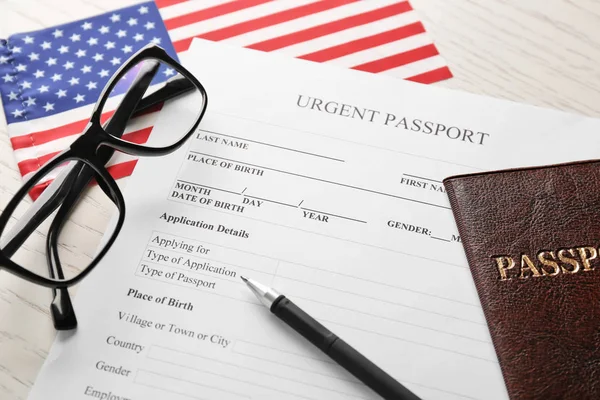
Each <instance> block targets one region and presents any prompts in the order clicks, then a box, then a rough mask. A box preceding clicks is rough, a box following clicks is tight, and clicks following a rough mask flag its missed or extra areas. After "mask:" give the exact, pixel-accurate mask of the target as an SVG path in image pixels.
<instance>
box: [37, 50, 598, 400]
mask: <svg viewBox="0 0 600 400" xmlns="http://www.w3.org/2000/svg"><path fill="white" fill-rule="evenodd" d="M183 61H184V64H185V65H186V66H187V67H188V68H189V69H190V71H191V72H192V73H193V74H194V75H195V76H196V77H197V78H198V79H199V80H200V81H201V82H202V83H203V84H204V85H205V86H206V89H207V91H208V95H209V101H208V109H207V112H206V115H205V117H204V119H203V121H202V122H201V124H200V126H199V129H198V130H197V131H196V132H195V133H194V135H193V136H192V137H191V138H190V139H189V141H188V142H187V143H186V144H185V145H184V146H183V147H182V148H181V149H179V150H178V151H177V152H175V153H173V154H170V155H168V156H165V157H158V158H150V157H148V158H142V159H140V161H139V163H138V165H137V167H136V170H135V173H134V175H133V177H132V178H131V179H130V181H129V182H128V184H127V186H126V188H125V191H124V192H125V202H126V206H127V214H126V217H125V224H124V226H123V229H122V231H121V234H120V236H119V238H118V239H117V241H116V243H115V244H114V246H113V247H112V249H111V250H110V251H109V252H108V254H107V255H106V257H105V258H104V259H103V260H102V262H101V263H100V265H99V266H98V267H97V268H96V269H95V270H94V271H93V272H92V274H91V275H90V276H89V277H88V278H87V279H86V280H84V282H83V283H82V286H81V288H80V289H79V291H78V294H77V296H76V298H75V307H76V310H77V315H78V318H79V327H78V329H77V330H76V331H75V332H71V333H67V334H64V333H60V334H59V335H58V337H57V340H56V342H55V344H54V346H53V348H52V350H51V352H50V354H49V356H48V359H47V361H46V363H45V366H44V368H43V369H42V370H41V372H40V374H39V377H38V379H37V381H36V383H35V385H34V387H33V389H32V392H31V396H30V399H33V400H42V399H44V400H49V399H61V400H63V399H87V398H90V399H92V398H98V399H106V400H115V399H165V398H168V399H206V400H242V399H290V400H296V399H309V400H313V399H314V400H317V399H327V400H336V399H348V400H351V399H377V398H378V397H377V396H376V395H375V394H374V393H373V392H371V391H370V390H369V389H368V388H366V387H365V386H364V385H363V384H362V383H360V382H358V381H357V380H356V379H355V378H353V377H352V376H351V375H349V374H348V373H346V372H345V371H344V370H343V369H341V368H340V367H338V366H337V365H336V364H335V363H333V362H332V361H331V360H330V359H328V358H327V357H326V356H324V355H323V354H321V353H320V352H319V351H318V350H316V349H315V348H313V347H312V346H311V345H310V344H308V342H306V341H305V340H304V339H303V338H302V337H300V336H299V335H298V334H297V333H296V332H294V331H292V330H291V329H289V328H288V327H287V326H285V325H284V324H283V323H282V322H281V321H279V320H278V319H277V318H276V317H274V316H273V315H272V314H270V312H269V311H268V310H267V309H266V308H265V307H264V306H262V305H261V304H259V303H258V301H257V299H256V298H255V297H254V294H253V293H252V292H250V290H248V288H247V287H246V286H245V285H244V284H243V282H242V281H241V280H240V275H245V276H247V277H250V278H254V279H256V280H258V281H260V282H263V283H266V284H268V285H270V286H272V287H274V288H276V289H277V290H278V291H280V292H281V293H284V294H286V295H287V296H288V297H289V298H291V299H292V300H293V301H295V302H297V304H299V306H301V307H302V308H304V309H305V310H306V311H307V312H308V313H310V314H312V315H313V316H314V317H315V318H317V319H318V320H319V321H320V322H322V323H323V324H324V325H325V326H327V327H328V328H330V329H331V330H332V331H333V332H335V333H337V334H338V335H339V336H340V337H342V338H343V339H344V340H346V341H347V342H348V343H350V344H351V345H352V346H354V347H355V348H356V349H357V350H359V351H360V352H362V353H363V354H365V355H366V356H367V357H368V358H370V359H371V360H372V361H374V362H375V363H376V364H378V365H379V366H381V367H382V368H383V369H384V370H386V371H387V372H389V373H390V374H391V375H392V376H394V377H395V378H396V379H397V380H399V381H400V382H401V383H402V384H404V385H406V386H407V387H408V388H409V389H410V390H412V391H413V392H415V393H416V394H417V395H419V396H421V397H422V398H423V399H428V400H434V399H443V400H454V399H456V400H459V399H482V400H483V399H485V400H495V399H506V398H507V394H506V390H505V388H504V383H503V380H502V376H501V371H500V367H499V365H498V361H497V358H496V356H495V353H494V348H493V346H492V344H491V340H490V336H489V332H488V329H487V326H486V322H485V319H484V317H483V313H482V310H481V306H480V303H479V300H478V297H477V293H476V291H475V288H474V285H473V282H472V278H471V274H470V272H469V269H468V266H467V262H466V258H465V256H464V253H463V248H462V245H461V243H460V237H459V236H458V233H457V229H456V226H455V223H454V219H453V216H452V212H451V210H450V206H449V203H448V200H447V197H446V193H445V192H444V188H443V185H442V183H441V181H442V179H443V178H445V177H447V176H449V175H453V174H459V173H468V172H477V171H482V170H489V169H496V168H506V167H516V166H523V165H536V164H543V163H549V162H560V161H572V160H575V159H586V158H594V157H596V156H598V149H599V148H600V146H598V144H599V142H600V136H598V132H599V131H600V124H599V123H598V121H596V120H593V119H587V118H584V117H580V116H573V115H569V114H565V113H559V112H554V111H548V110H543V109H540V108H536V107H530V106H524V105H518V104H515V103H511V102H507V101H501V100H494V99H487V98H482V97H478V96H474V95H470V94H466V93H460V92H453V91H449V90H445V89H440V88H435V87H427V86H424V85H419V84H413V83H410V82H405V81H400V80H395V79H391V78H386V77H381V76H374V75H370V74H367V73H362V72H357V71H350V70H341V69H336V68H335V67H326V66H322V65H318V64H315V63H311V62H307V61H302V60H297V59H291V58H289V59H288V58H285V57H282V56H276V55H270V54H264V53H261V52H257V51H253V50H247V49H239V48H234V47H229V46H227V45H223V44H215V43H211V42H207V41H201V40H196V41H194V43H193V45H192V48H191V50H190V51H189V52H188V53H187V54H186V55H185V58H184V60H183ZM187 106H189V107H194V104H188V105H187ZM168 107H169V106H168V105H167V106H166V108H165V109H167V108H168ZM171 111H172V112H168V113H167V112H162V113H161V114H160V116H159V120H158V121H157V123H156V126H155V128H154V131H153V132H152V135H151V137H150V141H152V140H153V138H154V139H156V138H157V137H159V136H161V135H169V134H171V132H173V131H176V130H180V129H184V128H185V127H182V126H180V125H181V121H179V120H178V119H177V110H171ZM574 141H577V143H589V144H590V145H586V146H582V145H579V146H576V145H574V144H573V143H574ZM566 149H569V151H566ZM490 190H493V188H490ZM474 200H475V199H474ZM490 265H491V264H490Z"/></svg>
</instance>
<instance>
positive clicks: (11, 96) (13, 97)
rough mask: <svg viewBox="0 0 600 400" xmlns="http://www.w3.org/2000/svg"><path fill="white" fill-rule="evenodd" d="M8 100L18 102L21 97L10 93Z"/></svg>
mask: <svg viewBox="0 0 600 400" xmlns="http://www.w3.org/2000/svg"><path fill="white" fill-rule="evenodd" d="M8 99H9V100H18V99H19V96H17V94H16V93H15V92H10V93H9V94H8Z"/></svg>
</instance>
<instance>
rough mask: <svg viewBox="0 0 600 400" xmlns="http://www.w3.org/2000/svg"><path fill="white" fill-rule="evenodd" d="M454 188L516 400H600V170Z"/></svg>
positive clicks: (591, 165) (572, 169)
mask: <svg viewBox="0 0 600 400" xmlns="http://www.w3.org/2000/svg"><path fill="white" fill-rule="evenodd" d="M444 185H445V187H446V191H447V193H448V197H449V199H450V203H451V206H452V211H453V213H454V218H455V220H456V223H457V225H458V231H459V234H460V237H461V241H462V243H463V247H464V249H465V252H466V255H467V260H468V263H469V267H470V269H471V274H472V276H473V279H474V282H475V286H476V288H477V292H478V294H479V298H480V300H481V305H482V306H483V311H484V314H485V318H486V320H487V324H488V327H489V330H490V333H491V336H492V341H493V344H494V347H495V349H496V354H497V355H498V359H499V361H500V367H501V369H502V373H503V376H504V381H505V383H506V387H507V389H508V393H509V396H510V398H511V399H512V400H517V399H518V400H522V399H544V400H546V399H548V400H550V399H577V400H584V399H600V257H599V254H598V253H599V251H600V249H599V248H598V247H599V246H600V161H598V160H595V161H582V162H575V163H568V164H559V165H550V166H542V167H532V168H522V169H512V170H504V171H494V172H486V173H477V174H470V175H460V176H454V177H449V178H446V179H445V180H444Z"/></svg>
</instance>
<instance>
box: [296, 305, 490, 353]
mask: <svg viewBox="0 0 600 400" xmlns="http://www.w3.org/2000/svg"><path fill="white" fill-rule="evenodd" d="M293 297H294V298H296V299H302V300H306V301H310V302H312V303H318V304H323V305H325V306H329V307H334V308H339V309H341V310H346V311H350V312H355V313H358V314H362V315H368V316H370V317H374V318H380V319H384V320H387V321H392V322H397V323H399V324H404V325H409V326H414V327H415V328H420V329H425V330H428V331H432V332H437V333H443V334H446V335H451V336H456V337H459V338H462V339H467V340H473V341H475V342H480V343H490V342H489V341H487V340H481V339H476V338H474V337H470V336H465V335H459V334H458V333H452V332H446V331H442V330H440V329H435V328H430V327H428V326H423V325H419V324H414V323H412V322H406V321H403V320H401V319H396V318H390V317H384V316H381V315H376V314H371V313H368V312H364V311H358V310H356V309H354V308H348V307H342V306H338V305H333V304H331V303H326V302H324V301H319V300H315V299H309V298H308V297H303V296H298V295H294V296H293Z"/></svg>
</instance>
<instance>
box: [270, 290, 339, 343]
mask: <svg viewBox="0 0 600 400" xmlns="http://www.w3.org/2000/svg"><path fill="white" fill-rule="evenodd" d="M271 312H272V313H273V314H275V315H276V316H277V317H278V318H279V319H281V320H282V321H283V322H285V323H286V324H288V325H289V326H290V327H291V328H293V329H294V330H295V331H296V332H298V333H299V334H301V335H302V336H304V338H305V339H306V340H308V341H309V342H311V343H312V344H314V345H315V346H317V347H318V348H319V349H321V351H324V352H327V351H328V350H329V348H330V347H331V345H332V344H333V342H335V340H336V339H338V337H337V336H336V335H335V334H334V333H333V332H331V331H330V330H329V329H327V328H325V327H324V326H323V325H321V324H320V323H319V322H318V321H317V320H315V319H314V318H313V317H311V316H310V315H308V314H307V313H305V312H304V311H302V309H301V308H300V307H298V306H297V305H295V304H294V303H292V302H291V301H290V300H289V299H288V298H287V297H285V296H279V297H278V298H277V300H275V301H274V302H273V304H272V305H271Z"/></svg>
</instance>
